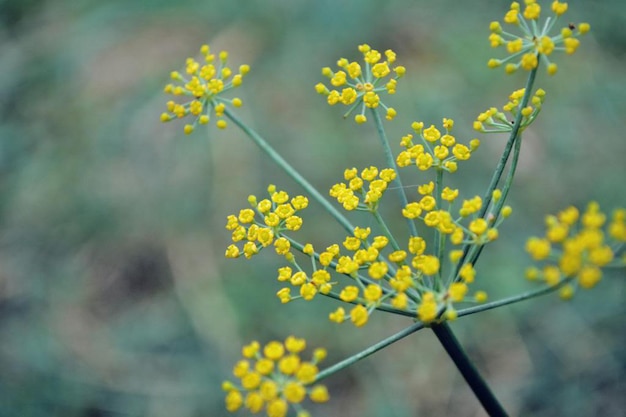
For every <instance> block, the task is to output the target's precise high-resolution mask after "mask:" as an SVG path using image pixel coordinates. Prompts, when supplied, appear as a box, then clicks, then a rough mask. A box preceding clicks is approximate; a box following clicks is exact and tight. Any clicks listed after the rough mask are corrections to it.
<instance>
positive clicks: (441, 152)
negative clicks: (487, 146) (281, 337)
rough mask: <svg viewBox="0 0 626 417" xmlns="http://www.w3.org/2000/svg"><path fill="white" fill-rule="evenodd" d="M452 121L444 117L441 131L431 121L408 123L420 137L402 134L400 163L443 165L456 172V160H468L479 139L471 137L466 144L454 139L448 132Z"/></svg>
mask: <svg viewBox="0 0 626 417" xmlns="http://www.w3.org/2000/svg"><path fill="white" fill-rule="evenodd" d="M453 125H454V121H453V120H452V119H445V118H444V119H443V129H444V130H445V133H444V134H442V133H441V131H440V130H439V129H437V128H436V127H435V126H434V125H431V126H430V127H428V128H426V129H424V123H423V122H413V124H412V125H411V127H412V128H413V130H414V131H415V133H416V134H417V135H419V136H418V138H419V142H421V143H417V144H415V143H414V142H413V135H412V134H409V135H406V136H404V137H403V138H402V140H401V142H400V145H401V146H402V147H404V148H406V150H404V151H402V152H400V153H399V154H398V157H397V158H396V163H397V164H398V166H399V167H406V166H409V165H415V166H417V168H418V169H419V170H421V171H426V170H428V169H430V168H435V169H444V170H446V171H448V172H456V170H457V161H467V160H468V159H470V157H471V155H472V152H473V151H475V150H476V149H478V147H479V146H480V141H479V140H478V139H472V140H471V141H470V143H469V146H466V145H464V144H462V143H457V140H456V138H455V137H454V136H452V135H451V131H452V127H453Z"/></svg>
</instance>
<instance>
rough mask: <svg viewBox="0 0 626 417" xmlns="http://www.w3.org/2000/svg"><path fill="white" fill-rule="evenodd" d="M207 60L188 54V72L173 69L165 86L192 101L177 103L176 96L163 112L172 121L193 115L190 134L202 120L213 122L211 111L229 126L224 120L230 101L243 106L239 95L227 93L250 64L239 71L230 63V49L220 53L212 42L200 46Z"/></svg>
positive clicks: (187, 129)
mask: <svg viewBox="0 0 626 417" xmlns="http://www.w3.org/2000/svg"><path fill="white" fill-rule="evenodd" d="M200 52H201V54H202V56H203V58H204V59H203V62H202V63H200V62H198V61H196V60H195V59H194V58H187V61H186V65H185V74H184V75H183V74H182V73H180V72H178V71H173V72H172V73H171V74H170V78H171V79H172V82H171V83H170V84H167V85H166V86H165V89H164V91H165V92H166V93H168V94H172V95H174V96H177V97H183V96H184V97H186V98H188V99H189V101H187V102H184V103H177V102H176V101H174V100H170V101H168V102H167V111H166V112H164V113H162V114H161V121H163V122H169V121H170V120H173V119H176V118H178V119H182V118H184V117H187V116H190V117H191V118H192V119H193V121H192V122H191V123H189V124H186V125H185V128H184V130H185V133H186V134H190V133H191V132H193V130H194V128H195V126H196V125H198V124H207V123H209V120H210V116H211V113H215V116H216V117H217V121H216V123H215V124H216V125H217V127H218V128H220V129H224V128H225V127H226V126H227V122H226V120H224V118H223V117H224V112H225V111H226V105H227V104H230V105H233V106H234V107H240V106H241V105H242V101H241V99H239V98H233V99H226V98H224V97H223V94H224V93H225V92H227V91H228V90H231V89H233V88H236V87H239V86H240V85H241V83H242V80H243V77H244V75H246V74H247V73H248V71H250V67H249V66H248V65H241V66H240V67H239V73H237V74H233V70H232V69H231V68H230V67H228V66H227V65H226V63H227V59H228V52H226V51H221V52H220V53H219V54H217V56H216V55H215V54H213V53H211V50H210V48H209V46H208V45H203V46H202V47H201V48H200Z"/></svg>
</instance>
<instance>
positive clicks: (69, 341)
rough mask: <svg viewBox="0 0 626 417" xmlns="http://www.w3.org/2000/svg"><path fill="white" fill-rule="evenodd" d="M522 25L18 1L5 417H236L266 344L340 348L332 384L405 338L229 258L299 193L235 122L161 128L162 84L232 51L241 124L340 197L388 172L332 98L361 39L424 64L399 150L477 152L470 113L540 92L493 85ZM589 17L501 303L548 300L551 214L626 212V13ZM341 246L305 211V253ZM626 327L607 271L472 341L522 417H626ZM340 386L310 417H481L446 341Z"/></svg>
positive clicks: (4, 79) (388, 356) (241, 7)
mask: <svg viewBox="0 0 626 417" xmlns="http://www.w3.org/2000/svg"><path fill="white" fill-rule="evenodd" d="M544 3H546V2H544ZM507 7H508V2H507V1H482V0H481V1H479V0H476V1H472V2H458V1H452V0H446V1H437V2H435V1H425V0H421V1H406V0H402V1H401V0H389V1H385V2H380V1H375V0H369V1H365V0H345V1H341V2H336V1H330V0H318V1H306V0H265V1H254V0H211V1H203V2H197V1H191V0H178V1H175V2H173V1H164V0H135V1H123V0H108V1H98V0H71V1H70V0H67V1H61V0H57V1H52V0H2V1H0V25H1V26H0V118H1V119H0V227H1V230H0V416H21V417H39V416H42V417H43V416H46V417H52V416H64V417H105V416H106V417H114V416H115V417H117V416H120V417H121V416H150V417H161V416H176V417H200V416H203V417H209V416H224V415H226V414H227V413H226V411H225V409H224V407H223V393H222V391H221V389H220V383H221V381H222V380H224V379H226V378H229V377H230V372H231V367H232V365H233V364H234V362H235V361H236V360H238V358H239V357H240V356H239V355H240V353H239V352H240V347H241V345H242V344H244V343H247V342H249V341H250V340H253V339H257V340H260V341H261V342H267V341H269V340H272V339H277V338H278V339H283V338H284V337H286V336H287V335H289V334H296V335H299V336H304V337H306V338H307V339H308V341H309V345H310V346H313V347H314V346H326V347H327V348H328V349H329V352H330V355H329V358H328V359H327V361H326V364H328V365H330V364H332V363H334V362H336V361H338V360H341V359H343V358H345V357H347V356H349V355H351V354H353V353H355V352H357V351H359V350H361V349H363V348H365V347H367V346H369V345H370V344H372V343H374V342H376V341H378V340H380V339H382V338H384V337H386V336H388V335H390V334H392V333H393V332H395V331H396V330H399V329H401V328H403V327H404V326H406V325H408V324H410V322H409V321H407V320H406V319H405V318H397V317H392V316H390V315H385V314H383V313H378V314H376V315H374V316H373V317H372V318H371V320H370V324H368V326H367V330H365V331H363V330H362V329H355V328H353V327H352V326H351V325H344V326H337V325H334V324H332V323H330V322H328V320H327V319H326V317H327V313H328V311H330V310H331V309H334V308H335V304H334V302H332V301H328V300H323V299H320V298H317V299H316V301H319V302H315V303H304V302H299V303H291V304H288V305H284V306H283V305H281V304H280V303H279V301H278V299H277V298H276V297H275V292H276V290H277V289H278V283H277V282H276V280H275V275H276V272H275V271H276V268H277V267H279V266H282V264H281V261H280V259H278V258H277V257H274V256H271V255H270V254H267V255H266V256H257V257H256V258H255V259H254V261H253V262H246V261H245V260H235V261H233V260H230V261H227V260H225V259H224V257H223V253H224V249H225V247H226V245H227V244H228V239H229V233H228V232H227V231H226V230H225V229H224V227H223V226H224V223H225V217H226V215H227V214H230V213H233V212H237V211H238V210H239V209H240V208H242V207H244V206H245V205H246V197H247V195H248V194H250V193H254V194H257V195H262V194H263V192H264V190H265V188H266V187H267V185H268V184H269V183H274V184H277V185H278V186H279V187H281V188H284V189H286V190H288V191H290V192H292V193H297V192H300V191H301V190H299V189H298V187H297V186H296V185H295V184H294V183H293V182H292V181H291V180H290V179H288V178H286V177H285V176H284V175H283V174H282V172H280V171H279V170H278V169H277V168H275V167H274V166H273V165H272V164H271V163H270V162H269V161H268V160H267V159H266V158H265V157H264V155H263V154H261V153H260V151H259V150H258V149H257V148H256V147H255V146H254V145H253V144H252V143H251V142H250V141H248V140H247V139H246V138H245V137H244V136H243V135H242V134H241V132H239V131H238V130H237V129H236V128H235V127H234V126H233V127H231V128H229V129H227V130H226V131H218V130H217V129H216V128H215V127H211V128H209V129H208V130H204V129H199V130H198V131H197V132H196V133H194V134H193V135H191V136H184V135H183V132H182V127H183V126H182V123H179V122H172V123H168V124H165V125H164V124H161V123H160V122H159V121H158V117H159V114H160V113H161V112H162V111H163V110H164V107H165V101H166V100H167V98H166V97H165V96H164V94H163V93H162V88H163V85H164V84H165V83H166V82H167V81H168V74H169V72H170V71H171V70H174V69H181V68H182V66H183V63H184V60H185V58H186V57H188V56H194V55H196V54H197V51H198V48H199V46H200V45H201V44H202V43H205V42H208V43H210V44H211V46H212V48H213V49H216V50H217V49H228V50H229V51H230V56H231V62H232V63H234V64H235V65H238V64H240V63H248V64H250V65H251V67H252V72H251V73H250V75H249V76H248V77H247V79H246V80H245V83H244V87H243V88H241V89H240V90H239V91H238V95H239V96H241V97H242V98H243V100H244V103H245V105H244V107H243V108H242V109H241V111H240V113H239V114H240V116H241V118H243V119H244V120H245V121H246V122H247V123H249V124H250V125H251V126H253V127H254V128H255V129H257V130H258V131H259V132H261V133H262V134H263V135H264V136H265V137H266V138H267V139H268V141H269V142H270V143H272V144H273V145H274V146H275V147H276V148H277V149H279V151H280V152H281V153H282V154H283V155H284V156H285V157H286V158H287V159H288V160H289V161H290V162H291V163H293V164H294V165H296V166H297V167H298V168H299V169H300V170H301V171H302V172H303V173H304V174H305V176H307V178H309V179H310V180H311V182H312V183H314V184H315V185H316V186H318V187H319V188H320V189H322V190H327V189H328V188H329V187H330V186H331V185H332V184H334V183H335V182H336V181H338V180H339V178H340V177H341V174H342V172H343V169H344V168H346V167H351V166H356V167H359V168H362V167H365V166H369V165H371V164H382V161H383V157H382V153H381V151H380V149H379V147H378V139H377V137H376V136H375V132H374V131H373V128H372V126H371V125H365V126H356V125H355V124H354V123H353V122H351V121H344V120H342V118H341V109H338V108H331V107H329V106H327V105H326V104H325V101H324V99H323V98H321V97H319V96H318V95H317V94H316V93H315V91H314V89H313V85H314V84H315V83H317V82H318V81H320V80H321V78H322V77H321V75H320V68H321V67H323V66H328V65H334V62H335V61H336V59H337V58H339V57H341V56H345V57H348V58H352V59H354V58H357V57H358V52H357V50H356V46H357V45H358V44H360V43H364V42H367V43H370V44H371V45H372V46H373V47H376V48H378V49H381V50H384V49H387V48H392V49H394V50H395V51H396V52H397V53H398V57H399V60H398V62H399V63H400V64H403V65H405V66H406V67H407V68H408V74H407V76H406V77H405V78H404V79H402V80H400V83H399V87H398V94H396V96H394V97H392V98H389V99H388V102H389V103H391V104H392V105H393V106H394V107H395V108H397V109H398V111H399V116H398V118H397V119H396V121H394V122H393V123H389V124H388V127H389V130H388V134H389V136H390V137H391V138H394V139H393V141H394V144H396V145H397V143H398V140H399V138H400V137H401V136H402V135H404V134H406V133H408V132H409V131H410V129H409V126H410V123H411V122H412V121H413V120H424V121H425V122H426V123H427V124H430V123H439V122H440V120H441V118H442V117H450V118H453V119H455V121H456V125H455V131H456V134H457V136H458V137H459V138H464V139H465V140H469V139H471V138H472V137H474V136H475V134H474V132H472V131H471V122H472V120H473V119H474V117H475V116H476V115H477V114H478V113H479V112H481V111H483V110H485V109H486V108H488V107H491V106H494V105H502V104H504V102H505V101H506V97H507V96H508V94H509V93H510V92H511V91H512V90H514V89H517V88H521V87H522V86H523V83H524V80H525V78H524V74H516V75H512V76H505V75H504V74H503V72H502V71H493V70H492V71H490V70H488V69H487V68H486V65H485V63H486V61H487V59H488V58H490V57H493V56H495V55H494V54H496V52H495V51H493V50H491V48H490V47H489V44H488V42H487V36H488V23H489V22H490V21H491V20H496V19H500V18H501V17H502V16H503V14H504V12H505V11H506V10H507ZM569 21H572V22H580V21H588V22H590V23H591V26H592V32H591V33H590V34H589V35H588V36H586V37H585V38H584V39H583V40H582V45H581V47H580V49H579V51H578V52H577V53H576V54H575V55H574V56H572V57H569V56H567V57H566V56H563V55H561V56H558V58H556V59H557V61H558V63H559V66H560V70H559V73H558V74H557V76H555V77H551V78H549V77H547V76H546V75H545V73H543V72H541V74H540V76H539V79H538V83H537V85H538V86H541V87H543V88H544V89H546V90H547V92H548V95H547V101H546V104H545V107H544V111H543V112H542V114H541V116H540V118H539V120H538V121H537V123H536V124H535V125H533V127H532V129H530V130H529V131H528V132H527V134H526V135H525V144H524V149H523V154H522V159H521V163H520V167H519V172H518V175H517V178H516V185H515V189H514V191H513V193H512V194H511V196H510V203H511V204H512V205H513V207H514V208H515V212H514V215H513V216H512V218H511V219H510V220H509V221H507V222H506V224H505V225H504V226H503V227H502V228H501V239H500V240H499V241H498V242H497V243H496V244H494V245H493V246H492V247H490V248H489V250H488V251H485V253H484V256H483V257H482V258H481V261H480V263H479V279H478V282H477V283H476V286H475V288H476V289H484V290H486V291H488V292H489V294H490V297H491V299H496V298H500V297H505V296H508V295H511V294H514V293H516V292H519V291H523V290H527V289H531V288H533V286H532V284H531V283H528V282H525V281H524V279H523V270H524V268H525V267H526V266H527V265H528V264H529V260H528V257H527V256H526V254H525V253H524V251H523V244H524V241H525V239H526V237H527V236H529V235H531V234H533V233H540V231H541V228H542V224H543V217H544V215H545V214H547V213H554V212H556V211H558V210H560V209H562V208H564V207H565V206H567V205H569V204H575V205H578V206H579V207H581V206H583V205H584V204H585V203H586V202H587V201H588V200H591V199H595V200H597V201H599V202H600V204H601V205H602V207H604V208H607V209H608V208H611V207H615V206H617V205H624V204H625V203H626V197H625V192H624V191H625V186H624V178H626V169H625V164H624V157H625V155H626V141H625V140H624V132H625V131H626V124H625V122H624V114H626V83H625V81H626V60H625V51H626V32H625V31H624V25H626V7H625V6H624V5H623V3H622V2H621V0H596V1H591V0H588V1H571V2H570V12H569V13H568V14H567V15H566V17H565V19H564V20H563V21H562V22H561V23H563V24H566V23H568V22H569ZM503 143H504V140H503V138H499V137H493V136H491V137H486V138H484V139H483V146H482V148H481V150H480V151H479V152H478V153H477V154H476V156H475V158H473V159H472V160H471V161H470V162H469V163H467V164H464V165H463V166H462V167H461V171H460V175H456V176H455V178H454V183H455V184H456V185H457V186H459V187H462V190H464V192H465V195H466V196H471V195H474V194H475V193H479V194H482V192H483V191H482V190H484V188H485V187H486V185H487V183H488V179H489V177H490V172H491V169H492V167H493V166H494V165H495V161H496V159H497V158H498V155H499V152H500V151H501V149H502V146H503ZM418 181H423V177H410V176H408V177H407V178H405V184H407V185H411V184H417V183H418ZM411 192H414V190H412V191H411ZM389 197H390V200H391V199H393V198H395V197H394V196H393V194H390V195H389ZM390 204H391V205H390V206H389V207H388V210H390V212H391V210H396V209H397V206H394V205H393V203H390ZM358 220H359V221H361V220H362V221H363V222H364V223H365V224H367V222H368V221H369V220H368V219H366V218H359V219H358ZM392 223H393V225H392V227H394V228H395V230H397V231H398V233H402V227H403V223H402V222H401V221H396V222H395V223H394V222H393V221H392ZM343 233H344V232H343V231H342V230H341V229H340V228H339V227H338V226H337V224H336V223H334V222H333V221H332V220H331V219H330V218H329V217H327V216H326V215H325V214H324V213H323V212H322V211H321V210H320V209H319V207H317V206H316V205H315V204H312V205H311V207H310V208H309V209H307V214H306V216H305V226H304V228H303V230H302V231H301V235H300V236H302V238H301V239H303V240H305V239H306V240H309V241H312V242H314V243H316V244H317V245H318V246H322V245H326V244H330V243H332V242H334V241H337V240H339V239H341V238H342V236H343ZM304 236H306V238H305V237H304ZM624 312H625V311H624V274H623V272H621V271H612V272H610V273H607V274H606V275H605V278H604V279H603V281H602V282H601V284H600V285H599V286H598V287H597V288H595V289H594V290H593V291H589V292H580V293H578V294H577V296H576V297H575V299H574V300H573V301H571V302H568V303H564V302H561V301H559V300H558V298H557V297H556V296H546V297H543V298H541V299H536V300H532V301H527V302H525V303H523V304H519V305H515V306H511V307H507V308H503V309H500V310H497V311H490V312H485V313H481V314H480V315H474V316H470V317H467V318H463V319H461V320H459V321H458V322H455V323H453V324H452V328H453V329H454V330H455V331H456V333H457V335H458V337H459V339H460V340H461V342H462V343H463V344H464V346H466V348H467V350H468V352H469V354H470V356H471V357H472V358H473V359H474V360H475V361H476V363H477V365H478V367H479V369H480V370H481V371H482V372H483V373H484V375H485V376H486V378H487V379H488V381H489V382H490V383H491V384H492V386H493V388H494V390H495V392H496V394H497V395H498V397H500V398H501V400H502V401H503V403H504V404H505V406H506V407H507V409H508V410H509V411H510V412H511V414H512V415H534V416H570V417H571V416H590V415H603V416H621V415H623V412H624V409H626V404H624V397H623V394H624V392H626V382H625V378H624V371H625V369H626V355H625V353H624V342H625V338H624V334H625V333H624V330H625V329H624V318H625V314H624ZM326 383H327V385H328V386H329V388H330V391H331V395H332V400H331V402H329V403H328V404H325V405H321V406H311V407H310V409H311V410H312V411H313V413H314V415H326V416H347V417H350V416H366V417H367V416H390V417H404V416H415V415H423V416H437V415H455V416H482V415H484V412H483V411H481V409H480V407H479V405H478V403H477V401H476V400H475V398H474V397H473V396H472V394H471V393H470V391H469V389H468V388H467V387H466V386H465V384H464V383H463V381H462V379H461V377H460V376H459V375H458V373H457V371H456V369H455V368H454V367H453V365H452V364H451V362H450V360H449V359H448V358H447V357H446V355H445V354H444V353H443V352H442V349H441V347H440V346H439V345H438V343H437V341H436V339H435V338H434V337H433V335H432V334H431V333H430V332H429V331H427V330H426V331H422V332H418V333H416V334H415V335H413V336H411V337H409V338H407V339H405V340H403V341H401V342H399V343H397V344H396V345H394V346H392V347H390V348H388V349H387V350H385V351H382V352H379V353H377V354H376V355H374V356H372V357H370V358H368V359H366V360H364V361H362V362H361V363H359V364H358V365H357V366H354V367H352V368H350V369H348V370H346V371H344V372H342V373H340V374H337V375H335V376H332V377H331V378H329V379H327V380H326ZM238 415H245V412H240V413H239V414H238Z"/></svg>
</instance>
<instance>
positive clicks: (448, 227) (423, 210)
mask: <svg viewBox="0 0 626 417" xmlns="http://www.w3.org/2000/svg"><path fill="white" fill-rule="evenodd" d="M418 192H419V193H420V194H421V195H422V197H421V198H420V200H419V201H413V202H410V203H408V204H407V205H406V206H405V207H404V208H403V209H402V215H403V216H404V217H406V218H408V219H417V218H419V219H421V220H422V221H423V222H424V224H425V225H426V226H427V227H431V228H434V229H436V230H438V231H439V232H440V233H441V234H442V235H444V236H449V238H450V242H451V243H452V244H454V245H460V244H463V243H471V244H476V245H483V244H486V243H489V242H491V241H494V240H496V239H497V238H498V229H497V228H496V227H497V226H499V225H500V223H501V221H502V219H504V218H506V217H508V216H509V215H510V214H511V212H512V209H511V208H510V207H508V206H506V207H504V209H503V212H502V219H499V220H498V221H496V219H495V218H493V217H491V218H490V220H485V219H484V218H482V217H478V215H477V213H478V212H479V211H480V209H481V208H482V205H483V202H482V199H481V198H480V197H479V196H475V197H473V198H471V199H469V200H463V202H462V205H461V208H460V209H459V212H458V213H459V214H458V216H459V217H456V216H453V214H452V207H453V203H454V201H455V200H456V199H457V197H458V195H459V190H458V189H452V188H450V187H445V188H444V189H443V190H440V191H438V192H439V193H440V196H441V200H442V202H443V201H445V204H444V205H445V207H437V198H436V196H435V195H433V194H434V192H435V184H434V183H433V182H432V181H431V182H429V183H426V184H423V185H420V186H419V187H418ZM500 196H501V192H500V190H496V191H495V192H494V198H493V199H492V202H493V203H495V202H497V201H498V200H499V198H500ZM466 218H469V219H471V220H470V221H469V224H468V225H467V226H463V224H462V221H463V220H464V219H466Z"/></svg>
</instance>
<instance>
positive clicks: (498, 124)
mask: <svg viewBox="0 0 626 417" xmlns="http://www.w3.org/2000/svg"><path fill="white" fill-rule="evenodd" d="M525 91H526V89H525V88H520V89H519V90H516V91H514V92H512V93H511V95H510V96H509V102H508V103H506V104H505V105H504V106H502V110H503V111H499V110H498V109H497V108H496V107H491V108H490V109H488V110H486V111H484V112H482V113H480V114H479V115H478V117H477V118H476V120H475V121H474V130H477V131H479V132H482V133H502V132H511V131H512V130H513V123H514V122H515V118H516V117H517V115H518V114H519V113H521V114H522V118H521V121H520V132H521V131H523V130H524V129H526V128H527V127H528V126H529V125H530V124H531V123H532V122H533V121H534V120H535V119H536V118H537V115H538V114H539V112H540V111H541V106H542V105H543V101H544V100H545V96H546V92H545V91H544V90H543V89H541V88H540V89H538V90H537V91H535V95H534V96H533V97H532V98H531V99H530V104H528V105H527V106H526V107H524V108H521V106H522V105H521V103H522V98H523V97H524V93H525ZM504 112H507V113H510V114H511V115H512V118H511V119H510V120H509V119H507V117H506V114H505V113H504Z"/></svg>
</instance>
